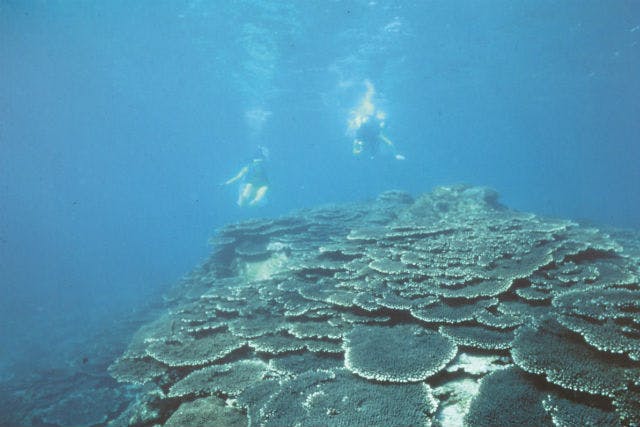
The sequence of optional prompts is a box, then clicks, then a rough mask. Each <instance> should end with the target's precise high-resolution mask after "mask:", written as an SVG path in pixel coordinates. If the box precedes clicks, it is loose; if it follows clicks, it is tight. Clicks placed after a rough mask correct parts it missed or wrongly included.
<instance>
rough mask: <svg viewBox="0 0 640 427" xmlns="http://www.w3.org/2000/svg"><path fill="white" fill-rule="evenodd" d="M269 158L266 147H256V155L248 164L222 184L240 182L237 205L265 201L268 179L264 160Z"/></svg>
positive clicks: (252, 204)
mask: <svg viewBox="0 0 640 427" xmlns="http://www.w3.org/2000/svg"><path fill="white" fill-rule="evenodd" d="M268 158H269V151H268V150H267V148H266V147H262V146H260V147H258V152H257V155H256V156H254V158H253V159H252V160H251V162H249V164H248V165H246V166H244V167H243V168H242V169H240V172H238V173H237V174H236V175H235V176H234V177H233V178H230V179H228V180H227V181H225V182H224V185H229V184H233V183H234V182H236V181H241V182H240V187H239V189H238V206H256V205H258V204H260V203H261V202H266V199H265V196H266V195H267V191H268V190H269V179H268V178H267V171H266V168H265V162H266V161H267V159H268Z"/></svg>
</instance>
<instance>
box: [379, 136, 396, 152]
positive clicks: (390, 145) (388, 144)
mask: <svg viewBox="0 0 640 427" xmlns="http://www.w3.org/2000/svg"><path fill="white" fill-rule="evenodd" d="M380 139H382V140H383V141H384V143H385V144H387V146H388V147H391V148H393V149H394V151H395V148H396V146H395V145H393V141H391V140H390V139H389V138H387V137H386V136H384V135H383V134H380Z"/></svg>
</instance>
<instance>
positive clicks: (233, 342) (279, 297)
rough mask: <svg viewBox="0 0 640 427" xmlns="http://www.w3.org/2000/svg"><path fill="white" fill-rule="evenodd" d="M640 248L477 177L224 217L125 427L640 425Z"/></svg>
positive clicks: (146, 352) (142, 346)
mask: <svg viewBox="0 0 640 427" xmlns="http://www.w3.org/2000/svg"><path fill="white" fill-rule="evenodd" d="M636 238H637V236H635V235H629V234H624V233H620V234H619V236H618V238H616V237H615V236H614V237H612V236H610V235H608V234H606V233H604V232H602V231H600V230H598V229H595V228H592V227H586V226H582V225H579V224H577V223H575V222H572V221H566V220H557V219H548V218H541V217H538V216H535V215H532V214H525V213H519V212H515V211H512V210H509V209H507V208H506V207H504V206H501V205H500V204H499V203H498V197H497V193H495V192H494V191H492V190H489V189H486V188H478V187H468V186H453V187H441V188H438V189H436V190H434V191H433V192H432V193H430V194H426V195H424V196H421V197H419V198H418V199H416V200H414V199H413V198H411V197H410V196H409V195H407V194H405V193H402V192H397V191H394V192H388V193H384V194H382V195H380V196H379V197H378V198H377V199H376V200H375V201H372V202H369V203H361V204H351V205H345V206H330V207H323V208H318V209H308V210H303V211H300V212H297V213H294V214H292V215H290V216H287V217H283V218H278V219H265V220H252V221H247V222H242V223H238V224H232V225H229V226H226V227H224V228H222V229H221V230H219V232H218V234H217V236H216V237H214V238H213V239H212V243H213V245H214V248H213V252H212V254H211V256H210V258H209V259H208V260H206V262H204V263H203V264H202V265H201V266H200V267H199V268H198V269H196V270H195V271H194V272H193V273H192V274H191V275H190V276H189V277H188V278H187V279H185V281H184V283H181V284H180V285H179V286H177V287H176V288H175V289H174V290H173V291H172V292H171V294H170V295H168V297H167V298H168V299H167V301H168V304H169V306H170V309H169V310H168V311H167V312H166V313H165V314H164V315H163V316H161V317H159V318H158V319H157V320H156V321H154V322H151V323H149V324H147V325H145V326H143V327H142V328H141V329H140V331H139V332H138V333H137V334H136V336H135V337H134V339H133V341H132V342H131V344H130V346H129V348H128V350H127V351H126V352H125V354H123V355H122V357H121V358H119V359H118V360H117V361H116V362H115V363H114V364H113V366H112V368H111V371H110V372H111V374H112V375H113V376H114V378H116V379H118V380H119V381H123V382H127V383H136V384H144V387H143V388H142V389H141V390H142V391H141V392H140V395H139V396H138V399H137V400H136V401H135V402H133V403H132V404H131V405H130V406H129V408H128V409H127V410H126V411H125V412H124V413H123V415H122V416H121V417H120V418H119V419H118V420H114V421H113V422H112V423H111V425H112V426H113V427H115V426H119V425H131V426H141V427H142V426H151V425H166V426H173V425H187V424H189V423H191V424H189V425H223V424H228V425H245V424H248V425H250V426H283V425H301V426H304V425H310V426H320V425H328V426H358V425H369V426H394V425H397V426H400V425H405V426H406V425H412V426H418V425H468V426H476V425H477V426H483V425H519V426H521V425H538V426H543V425H557V426H565V425H596V424H599V425H602V424H607V425H637V424H638V423H640V408H639V407H638V403H637V402H638V401H639V399H638V397H640V361H639V359H640V344H639V343H640V305H639V303H638V301H640V285H639V270H640V258H639V256H640V251H639V250H638V247H640V245H639V244H638V243H637V241H636V240H637V239H636ZM125 414H126V415H125ZM124 419H126V420H128V421H127V422H126V423H124V424H123V420H124ZM185 420H192V421H185ZM185 423H187V424H185Z"/></svg>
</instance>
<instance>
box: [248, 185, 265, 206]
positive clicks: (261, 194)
mask: <svg viewBox="0 0 640 427" xmlns="http://www.w3.org/2000/svg"><path fill="white" fill-rule="evenodd" d="M268 189H269V186H267V185H263V186H262V187H259V188H258V189H257V190H256V195H255V197H254V198H253V200H252V201H251V203H249V204H250V205H252V206H253V205H256V204H258V203H260V201H261V200H262V199H264V196H265V195H266V194H267V190H268Z"/></svg>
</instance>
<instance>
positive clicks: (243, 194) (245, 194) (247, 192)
mask: <svg viewBox="0 0 640 427" xmlns="http://www.w3.org/2000/svg"><path fill="white" fill-rule="evenodd" d="M252 192H253V185H252V184H251V183H247V184H242V186H241V187H240V194H239V196H238V206H244V205H245V204H246V203H247V200H249V198H250V197H251V193H252Z"/></svg>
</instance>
